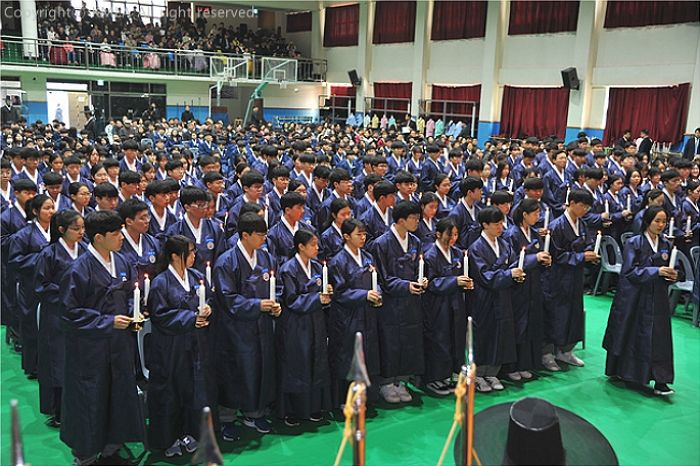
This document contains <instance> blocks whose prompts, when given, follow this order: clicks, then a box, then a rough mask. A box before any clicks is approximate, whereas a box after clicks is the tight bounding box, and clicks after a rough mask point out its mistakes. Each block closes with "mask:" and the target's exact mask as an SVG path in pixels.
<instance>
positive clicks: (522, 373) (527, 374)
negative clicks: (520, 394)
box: [520, 371, 532, 380]
mask: <svg viewBox="0 0 700 466" xmlns="http://www.w3.org/2000/svg"><path fill="white" fill-rule="evenodd" d="M520 377H521V378H523V379H525V380H530V379H531V378H532V372H530V371H520Z"/></svg>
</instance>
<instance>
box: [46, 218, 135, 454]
mask: <svg viewBox="0 0 700 466" xmlns="http://www.w3.org/2000/svg"><path fill="white" fill-rule="evenodd" d="M121 228H122V219H121V217H119V215H118V214H117V213H116V212H92V213H91V214H89V215H88V216H87V218H86V219H85V233H86V234H87V236H88V238H89V239H90V246H89V247H88V250H87V252H86V253H85V254H83V255H82V256H80V257H78V258H77V259H76V260H75V262H74V263H73V266H72V267H71V268H70V270H69V271H68V273H67V274H66V275H64V276H63V279H62V280H61V285H60V300H61V302H63V304H64V306H65V310H64V313H63V316H62V317H63V322H64V326H65V327H64V328H65V331H66V353H65V354H66V359H65V364H66V369H65V379H64V382H63V404H62V407H61V440H62V441H63V442H65V443H66V445H68V447H70V449H71V451H72V453H73V456H74V464H80V465H82V464H93V463H95V462H96V461H97V460H98V457H101V458H99V459H100V461H101V462H102V463H105V464H115V463H116V464H120V461H123V460H121V459H118V458H116V456H118V452H119V449H120V447H121V446H122V445H123V444H124V443H126V442H141V441H142V440H143V438H144V432H143V426H144V419H143V413H142V410H141V401H140V400H139V397H138V394H137V389H136V379H135V375H134V374H135V372H136V370H135V367H134V363H135V361H136V357H135V351H136V339H135V338H134V335H133V332H132V330H130V329H128V327H129V325H130V324H131V323H132V321H133V317H132V315H133V311H132V303H133V299H132V297H133V290H134V284H135V283H136V272H135V270H134V268H133V267H132V266H131V264H129V263H128V262H127V260H126V259H125V258H124V257H123V256H122V255H121V254H119V253H118V252H117V251H118V250H119V249H120V248H121V245H122V241H123V237H122V233H121ZM87 426H89V428H87ZM110 461H111V463H110Z"/></svg>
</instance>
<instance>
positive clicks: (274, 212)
mask: <svg viewBox="0 0 700 466" xmlns="http://www.w3.org/2000/svg"><path fill="white" fill-rule="evenodd" d="M280 199H281V196H280V195H279V194H278V193H277V190H276V189H273V190H272V191H270V192H269V193H267V197H266V201H265V203H266V204H267V205H268V207H269V209H270V226H272V225H276V224H277V222H279V221H280V218H282V214H283V213H284V212H282V206H281V205H280Z"/></svg>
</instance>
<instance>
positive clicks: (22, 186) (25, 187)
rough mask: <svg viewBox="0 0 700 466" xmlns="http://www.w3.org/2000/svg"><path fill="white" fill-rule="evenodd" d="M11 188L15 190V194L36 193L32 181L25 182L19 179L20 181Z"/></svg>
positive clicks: (25, 180)
mask: <svg viewBox="0 0 700 466" xmlns="http://www.w3.org/2000/svg"><path fill="white" fill-rule="evenodd" d="M12 188H13V189H14V190H15V192H20V191H34V192H38V189H37V187H36V184H35V183H34V182H33V181H32V180H27V179H24V178H20V179H18V180H16V181H15V183H14V185H13V187H12Z"/></svg>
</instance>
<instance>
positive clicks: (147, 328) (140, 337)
mask: <svg viewBox="0 0 700 466" xmlns="http://www.w3.org/2000/svg"><path fill="white" fill-rule="evenodd" d="M152 331H153V327H152V326H151V320H150V319H148V320H146V321H145V322H144V323H143V328H142V329H141V330H139V331H138V334H137V343H138V348H139V361H140V362H141V372H142V373H143V376H144V378H145V379H146V381H148V375H149V371H148V368H147V367H146V355H145V354H144V351H143V348H144V340H145V339H146V335H148V334H149V333H151V332H152Z"/></svg>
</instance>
